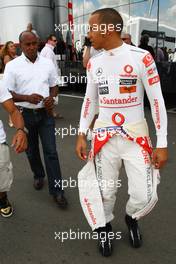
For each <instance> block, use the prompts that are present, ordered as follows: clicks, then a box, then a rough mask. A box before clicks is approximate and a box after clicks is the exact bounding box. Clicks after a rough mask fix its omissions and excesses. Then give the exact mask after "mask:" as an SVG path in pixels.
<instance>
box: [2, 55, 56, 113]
mask: <svg viewBox="0 0 176 264" xmlns="http://www.w3.org/2000/svg"><path fill="white" fill-rule="evenodd" d="M3 81H4V87H5V88H6V89H8V90H9V91H13V92H15V93H17V94H21V95H31V94H33V93H36V94H40V95H42V96H43V97H44V98H45V97H48V96H49V92H50V87H54V86H56V85H57V83H58V75H57V72H56V69H55V66H54V64H53V62H52V61H51V60H50V59H47V58H44V57H42V56H40V55H38V56H37V59H36V61H35V62H34V63H32V62H31V61H30V60H29V59H28V58H27V57H26V56H25V55H24V54H22V55H21V56H19V57H18V58H16V59H14V60H12V61H10V62H9V63H8V64H7V65H6V67H5V71H4V78H3ZM16 105H19V106H22V107H26V108H30V109H36V108H42V107H43V103H42V102H40V103H39V104H37V105H35V104H31V103H29V102H17V103H16Z"/></svg>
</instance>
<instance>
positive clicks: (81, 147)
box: [76, 134, 87, 160]
mask: <svg viewBox="0 0 176 264" xmlns="http://www.w3.org/2000/svg"><path fill="white" fill-rule="evenodd" d="M76 154H77V156H78V158H80V159H81V160H86V159H87V141H86V135H84V134H80V135H78V138H77V142H76Z"/></svg>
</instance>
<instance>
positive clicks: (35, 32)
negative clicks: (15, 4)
mask: <svg viewBox="0 0 176 264" xmlns="http://www.w3.org/2000/svg"><path fill="white" fill-rule="evenodd" d="M27 31H30V32H32V33H34V34H35V35H36V37H37V38H38V39H39V35H38V33H37V31H36V30H35V29H34V28H33V25H32V23H28V25H27Z"/></svg>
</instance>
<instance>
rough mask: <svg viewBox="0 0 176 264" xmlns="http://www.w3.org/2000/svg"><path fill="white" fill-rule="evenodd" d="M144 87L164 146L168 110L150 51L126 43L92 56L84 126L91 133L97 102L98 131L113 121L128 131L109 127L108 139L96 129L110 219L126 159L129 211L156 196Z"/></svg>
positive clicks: (98, 170) (98, 168) (97, 155)
mask: <svg viewBox="0 0 176 264" xmlns="http://www.w3.org/2000/svg"><path fill="white" fill-rule="evenodd" d="M144 89H145V91H146V93H147V96H148V99H149V101H150V105H151V111H152V118H153V121H154V124H155V128H156V135H157V144H156V147H157V148H165V147H167V115H166V109H165V104H164V100H163V96H162V92H161V87H160V78H159V75H158V72H157V69H156V65H155V63H154V60H153V57H152V56H151V54H150V53H148V52H147V51H145V50H143V49H140V48H137V47H132V46H130V45H127V44H125V43H123V44H122V46H120V47H118V48H115V49H112V50H109V51H103V52H102V53H100V54H98V55H96V56H95V57H93V58H91V59H90V61H89V63H88V66H87V90H86V95H85V98H84V102H83V106H82V110H81V118H80V132H84V133H86V131H87V130H88V128H89V125H90V123H91V121H92V119H93V117H94V114H95V111H96V105H97V104H98V105H99V116H98V119H97V121H96V124H95V128H96V130H95V131H98V129H100V128H101V129H102V128H103V129H105V130H106V129H107V128H114V126H115V127H118V128H119V127H120V128H125V129H122V131H121V132H124V133H121V132H120V133H118V132H117V133H111V132H110V133H109V134H106V136H105V138H104V139H103V140H101V139H100V140H97V134H96V133H95V138H94V143H93V145H94V146H93V147H94V155H95V165H96V174H97V179H98V181H99V186H100V190H101V194H102V200H103V205H104V211H105V217H106V222H109V221H111V220H112V219H113V208H114V203H115V200H116V192H117V184H116V183H117V182H118V176H119V171H120V168H121V164H122V161H123V162H124V166H125V170H126V173H127V177H128V194H129V200H128V202H127V205H126V213H127V214H128V215H130V216H132V215H133V214H135V213H137V212H138V211H139V210H141V209H142V208H144V207H145V206H146V204H147V203H148V202H149V201H150V199H151V196H152V191H153V167H152V165H151V159H150V155H151V151H150V150H151V149H150V143H149V140H150V139H149V135H148V129H147V126H146V122H145V117H144V106H143V99H144ZM109 135H110V136H109ZM112 135H115V136H112ZM129 135H130V136H129ZM100 138H101V137H100ZM95 139H96V140H95ZM129 139H131V140H129ZM137 142H138V143H139V144H137ZM100 143H103V144H102V145H101V144H100ZM105 143H106V144H105ZM143 143H144V144H143ZM100 145H101V146H100ZM101 182H106V184H101Z"/></svg>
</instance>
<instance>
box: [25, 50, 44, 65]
mask: <svg viewBox="0 0 176 264" xmlns="http://www.w3.org/2000/svg"><path fill="white" fill-rule="evenodd" d="M21 57H22V58H23V59H24V60H25V61H27V62H30V63H32V62H31V61H30V60H29V59H28V58H27V57H26V55H25V54H24V53H23V52H22V54H21ZM39 58H40V56H39V53H38V52H37V58H36V60H35V62H36V61H38V60H39Z"/></svg>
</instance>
